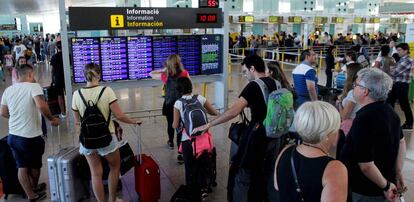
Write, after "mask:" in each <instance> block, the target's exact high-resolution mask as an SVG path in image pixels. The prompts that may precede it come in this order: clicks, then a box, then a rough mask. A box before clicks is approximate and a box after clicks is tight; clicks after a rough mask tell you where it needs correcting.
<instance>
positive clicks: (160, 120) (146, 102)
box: [0, 65, 414, 202]
mask: <svg viewBox="0 0 414 202" xmlns="http://www.w3.org/2000/svg"><path fill="white" fill-rule="evenodd" d="M37 71H38V77H37V78H38V79H37V80H38V81H39V82H40V83H41V84H42V85H43V86H47V85H48V84H49V83H50V76H49V75H50V73H49V72H50V71H49V69H48V67H47V66H44V65H41V66H39V67H38V68H37ZM239 72H240V69H239V68H237V67H235V68H233V74H232V75H233V76H232V85H231V87H230V89H231V90H232V91H231V92H230V93H229V98H230V103H231V102H232V101H233V100H234V99H235V98H236V97H237V95H238V94H239V92H240V90H241V89H242V88H243V86H244V85H245V83H246V81H245V79H244V78H242V76H241V75H240V74H239ZM286 73H287V76H288V78H290V75H291V68H290V70H289V68H286ZM319 75H320V81H321V83H322V81H323V82H324V81H325V78H324V74H323V71H319ZM8 84H9V81H7V83H6V84H0V94H2V92H3V91H4V89H5V86H6V85H8ZM210 87H211V88H210ZM160 92H161V88H160V87H153V88H134V89H123V90H117V91H116V94H117V97H118V98H119V102H120V105H121V107H122V109H123V110H124V111H136V110H148V109H156V108H160V107H161V105H162V98H160V96H159V95H160ZM195 92H196V93H200V92H201V86H200V85H197V86H196V87H195ZM207 92H208V95H207V97H208V98H209V99H211V98H212V97H213V96H214V93H213V92H214V89H213V86H209V88H208V91H207ZM397 110H398V109H397ZM229 123H230V122H229ZM229 123H227V124H223V125H220V126H217V127H214V128H213V129H212V133H213V135H214V143H215V146H216V148H217V154H218V155H217V171H218V172H217V175H218V176H217V182H218V186H217V188H215V190H214V192H213V193H212V194H211V195H210V196H209V197H208V199H207V201H220V202H221V201H226V191H227V190H226V184H227V174H228V162H229V145H230V140H229V139H228V138H227V133H228V128H229ZM123 128H124V134H125V139H127V140H128V142H129V143H130V145H131V147H133V150H134V151H135V152H136V150H137V148H135V147H136V145H137V141H138V138H137V136H136V134H134V133H133V130H132V128H131V126H128V125H123ZM165 128H166V121H165V119H164V117H155V118H146V119H144V123H143V125H142V130H141V131H142V132H141V133H142V140H143V145H144V153H147V154H150V155H151V156H153V157H154V158H155V160H156V161H157V162H158V164H159V166H160V169H161V189H162V191H161V200H160V201H163V202H164V201H169V199H170V197H171V196H172V194H173V193H174V192H175V190H176V189H177V188H178V187H179V186H180V185H181V184H183V183H184V166H183V165H179V164H177V163H176V156H177V152H176V151H175V150H174V151H173V150H169V149H168V148H167V146H166V141H167V135H166V130H165ZM0 131H3V133H1V134H0V138H1V137H4V136H6V135H7V132H6V131H7V120H6V119H4V118H0ZM67 131H68V130H67V125H66V122H62V126H61V134H62V145H65V146H67V145H72V144H73V142H77V141H76V137H75V136H76V135H75V134H72V133H68V132H67ZM406 140H407V148H408V150H407V160H406V161H405V166H404V177H405V181H406V184H407V186H408V187H409V190H408V192H407V194H406V196H405V199H406V201H407V202H414V191H413V190H414V138H412V134H406ZM46 144H47V145H46V152H45V155H44V157H43V158H44V159H43V162H44V164H46V159H47V156H48V155H50V154H52V153H56V152H57V150H58V147H57V144H58V143H57V134H56V130H53V131H49V138H48V139H47V143H46ZM41 181H42V182H48V177H47V170H46V169H43V170H42V174H41ZM123 197H124V198H128V196H123ZM49 200H50V199H46V200H44V201H49ZM9 201H13V202H20V201H24V200H22V199H21V198H20V197H18V196H11V197H10V199H9ZM91 201H94V200H93V199H91Z"/></svg>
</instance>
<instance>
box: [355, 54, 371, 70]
mask: <svg viewBox="0 0 414 202" xmlns="http://www.w3.org/2000/svg"><path fill="white" fill-rule="evenodd" d="M356 62H357V63H359V64H361V65H362V67H363V68H366V67H369V61H368V60H367V58H365V56H364V54H362V53H358V57H357V61H356Z"/></svg>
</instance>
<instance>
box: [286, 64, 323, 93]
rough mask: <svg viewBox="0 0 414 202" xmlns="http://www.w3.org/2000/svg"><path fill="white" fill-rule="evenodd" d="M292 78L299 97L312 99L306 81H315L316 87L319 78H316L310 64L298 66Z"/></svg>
mask: <svg viewBox="0 0 414 202" xmlns="http://www.w3.org/2000/svg"><path fill="white" fill-rule="evenodd" d="M292 77H293V84H294V86H295V91H296V93H297V95H299V96H304V97H310V96H309V91H308V87H307V86H306V80H310V81H314V82H315V87H316V84H317V83H318V78H317V77H316V71H315V69H314V68H312V67H311V66H310V65H309V64H308V63H306V62H303V63H301V64H300V65H298V66H296V68H295V69H294V70H293V72H292ZM316 88H317V87H316ZM316 90H317V89H316Z"/></svg>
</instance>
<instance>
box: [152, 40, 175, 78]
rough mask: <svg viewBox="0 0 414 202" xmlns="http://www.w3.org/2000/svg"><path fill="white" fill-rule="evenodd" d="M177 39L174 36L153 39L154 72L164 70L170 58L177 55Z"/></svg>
mask: <svg viewBox="0 0 414 202" xmlns="http://www.w3.org/2000/svg"><path fill="white" fill-rule="evenodd" d="M176 39H177V38H176V37H174V36H154V37H152V50H153V52H152V54H153V64H154V66H153V67H154V68H153V69H154V70H158V69H162V68H164V65H163V63H164V62H165V61H166V60H167V58H168V56H169V55H171V54H176V53H177V40H176Z"/></svg>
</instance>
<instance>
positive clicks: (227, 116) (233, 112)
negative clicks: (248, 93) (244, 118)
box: [193, 97, 248, 133]
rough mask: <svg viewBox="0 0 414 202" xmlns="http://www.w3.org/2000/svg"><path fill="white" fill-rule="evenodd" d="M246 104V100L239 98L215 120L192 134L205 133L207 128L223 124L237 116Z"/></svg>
mask: <svg viewBox="0 0 414 202" xmlns="http://www.w3.org/2000/svg"><path fill="white" fill-rule="evenodd" d="M247 104H248V103H247V100H246V99H244V98H243V97H240V98H239V99H238V100H237V101H236V102H235V103H234V104H233V105H232V106H231V107H230V108H229V109H228V110H227V111H226V112H224V113H223V114H222V115H220V116H218V117H217V118H215V119H214V120H212V121H211V122H209V123H208V124H206V125H204V126H200V127H198V128H196V129H194V130H193V133H196V132H199V131H207V130H208V129H209V128H211V127H213V126H215V125H218V124H221V123H225V122H227V121H229V120H231V119H233V118H234V117H236V116H237V115H239V114H240V112H241V111H242V110H243V109H244V108H245V107H247Z"/></svg>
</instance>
